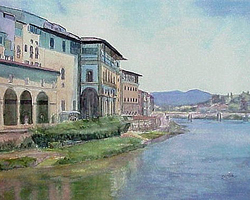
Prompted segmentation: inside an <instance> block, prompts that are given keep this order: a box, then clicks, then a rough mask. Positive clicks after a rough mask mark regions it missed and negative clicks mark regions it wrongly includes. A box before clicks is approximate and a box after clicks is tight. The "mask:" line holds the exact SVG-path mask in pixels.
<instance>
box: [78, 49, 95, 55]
mask: <svg viewBox="0 0 250 200" xmlns="http://www.w3.org/2000/svg"><path fill="white" fill-rule="evenodd" d="M82 53H83V54H86V55H97V54H98V48H82Z"/></svg>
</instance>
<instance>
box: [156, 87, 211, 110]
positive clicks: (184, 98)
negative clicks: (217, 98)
mask: <svg viewBox="0 0 250 200" xmlns="http://www.w3.org/2000/svg"><path fill="white" fill-rule="evenodd" d="M151 94H152V95H153V97H154V98H155V105H157V106H166V105H171V106H181V105H194V104H197V103H203V102H206V101H208V100H209V99H211V97H212V95H211V94H210V93H208V92H203V91H201V90H197V89H195V90H189V91H187V92H181V91H178V90H176V91H170V92H152V93H151Z"/></svg>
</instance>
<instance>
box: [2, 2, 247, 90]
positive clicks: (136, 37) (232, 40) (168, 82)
mask: <svg viewBox="0 0 250 200" xmlns="http://www.w3.org/2000/svg"><path fill="white" fill-rule="evenodd" d="M0 4H1V5H5V6H10V7H14V8H19V9H23V10H26V11H28V12H31V13H34V14H36V15H38V16H41V17H44V18H46V19H48V20H49V21H51V22H55V23H58V24H60V25H62V26H64V27H65V28H66V29H67V31H69V32H72V33H74V34H77V35H78V36H93V37H100V38H103V39H105V40H107V41H108V42H109V43H110V44H112V45H113V46H114V47H115V48H116V49H117V50H118V51H119V52H120V53H121V54H122V55H123V56H124V57H125V58H127V59H128V60H127V61H122V62H121V67H122V68H123V69H126V70H131V71H133V72H136V73H139V74H142V75H143V77H142V78H140V88H141V89H143V90H146V91H148V92H156V91H171V90H181V91H187V90H190V89H200V90H204V91H207V92H210V93H213V94H215V93H217V94H218V93H220V94H227V93H230V92H233V93H241V92H242V91H249V90H250V1H249V0H180V1H178V0H74V1H70V0H0Z"/></svg>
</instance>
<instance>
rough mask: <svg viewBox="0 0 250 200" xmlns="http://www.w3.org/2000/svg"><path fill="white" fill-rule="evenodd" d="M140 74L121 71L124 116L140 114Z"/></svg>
mask: <svg viewBox="0 0 250 200" xmlns="http://www.w3.org/2000/svg"><path fill="white" fill-rule="evenodd" d="M140 76H142V75H140V74H137V73H134V72H131V71H127V70H121V90H122V95H121V101H122V115H127V116H134V115H138V114H139V101H138V87H139V77H140Z"/></svg>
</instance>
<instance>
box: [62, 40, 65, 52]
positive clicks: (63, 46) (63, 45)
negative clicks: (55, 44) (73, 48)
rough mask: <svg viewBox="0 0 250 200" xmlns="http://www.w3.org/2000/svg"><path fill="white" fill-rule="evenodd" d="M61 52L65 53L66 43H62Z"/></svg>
mask: <svg viewBox="0 0 250 200" xmlns="http://www.w3.org/2000/svg"><path fill="white" fill-rule="evenodd" d="M62 50H63V52H65V51H66V42H65V41H62Z"/></svg>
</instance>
